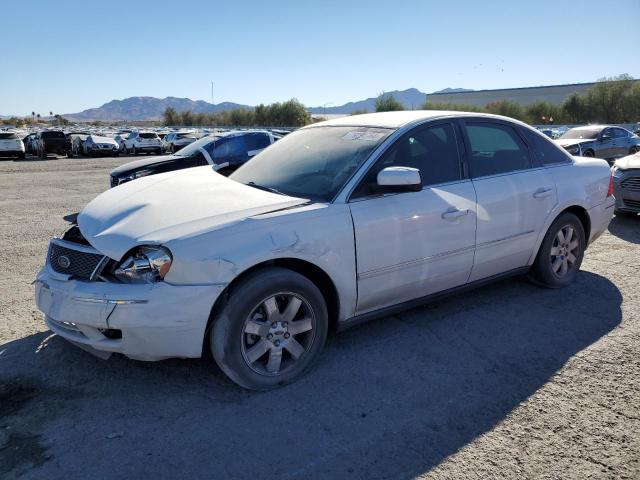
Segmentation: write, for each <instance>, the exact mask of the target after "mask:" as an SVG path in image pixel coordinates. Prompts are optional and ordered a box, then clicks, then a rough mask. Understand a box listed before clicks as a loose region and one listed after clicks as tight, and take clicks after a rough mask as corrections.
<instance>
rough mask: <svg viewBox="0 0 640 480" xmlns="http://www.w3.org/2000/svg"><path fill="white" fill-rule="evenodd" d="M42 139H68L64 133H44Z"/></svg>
mask: <svg viewBox="0 0 640 480" xmlns="http://www.w3.org/2000/svg"><path fill="white" fill-rule="evenodd" d="M42 138H66V137H65V136H64V133H63V132H42Z"/></svg>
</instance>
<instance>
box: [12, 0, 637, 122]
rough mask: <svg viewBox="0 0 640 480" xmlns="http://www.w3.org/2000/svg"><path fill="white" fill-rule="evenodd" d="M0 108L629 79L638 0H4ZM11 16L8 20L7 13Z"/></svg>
mask: <svg viewBox="0 0 640 480" xmlns="http://www.w3.org/2000/svg"><path fill="white" fill-rule="evenodd" d="M2 16H3V17H4V21H3V22H2V39H3V41H2V43H3V46H2V55H1V56H2V60H1V61H0V66H1V67H0V114H27V113H30V112H31V111H32V110H35V111H36V112H40V113H42V114H45V113H46V114H48V112H49V111H53V112H54V113H72V112H76V111H80V110H83V109H85V108H91V107H96V106H99V105H101V104H103V103H105V102H107V101H109V100H112V99H121V98H126V97H130V96H155V97H166V96H176V97H189V98H192V99H194V100H196V99H202V100H208V101H210V99H211V81H213V82H214V94H215V101H216V103H217V102H219V101H222V100H225V101H234V102H238V103H245V104H250V105H253V104H256V103H260V102H264V103H269V102H274V101H283V100H287V99H289V98H291V97H296V98H298V99H299V100H300V101H302V102H303V103H305V104H306V105H308V106H318V105H323V104H325V103H330V104H331V105H340V104H343V103H345V102H347V101H351V100H359V99H362V98H366V97H371V96H375V95H377V94H378V93H380V92H382V91H385V90H395V89H405V88H409V87H416V88H419V89H420V90H422V91H425V92H431V91H435V90H440V89H442V88H445V87H465V88H473V89H484V88H502V87H517V86H534V85H544V84H559V83H577V82H589V81H594V80H596V79H598V78H600V77H603V76H611V75H617V74H620V73H629V74H631V75H633V76H634V77H640V60H639V57H638V54H637V50H638V45H639V44H640V34H639V32H640V27H639V26H638V18H640V0H613V1H609V2H601V1H590V0H579V1H557V0H556V1H547V0H535V1H527V2H520V1H515V0H510V1H465V0H458V1H452V0H449V1H426V0H423V1H421V0H414V1H407V0H393V1H391V0H387V1H378V0H367V1H352V2H348V1H346V0H342V1H333V0H322V1H319V2H303V1H302V0H299V1H287V0H279V1H278V2H266V1H218V2H214V1H190V0H181V1H176V0H173V1H158V0H156V1H130V0H129V1H110V0H103V1H101V2H99V3H98V2H92V1H90V0H89V1H87V0H83V1H72V0H58V1H50V0H41V1H36V0H21V1H20V2H16V1H13V2H3V5H2ZM7 20H10V21H7Z"/></svg>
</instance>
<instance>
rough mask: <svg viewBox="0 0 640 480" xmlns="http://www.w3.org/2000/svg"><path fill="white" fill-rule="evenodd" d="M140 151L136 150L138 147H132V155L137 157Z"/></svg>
mask: <svg viewBox="0 0 640 480" xmlns="http://www.w3.org/2000/svg"><path fill="white" fill-rule="evenodd" d="M137 154H138V151H137V150H136V146H135V145H134V146H133V147H131V155H137Z"/></svg>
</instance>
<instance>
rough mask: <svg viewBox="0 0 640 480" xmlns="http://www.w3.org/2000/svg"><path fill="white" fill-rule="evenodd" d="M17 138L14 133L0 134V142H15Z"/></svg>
mask: <svg viewBox="0 0 640 480" xmlns="http://www.w3.org/2000/svg"><path fill="white" fill-rule="evenodd" d="M17 139H18V136H17V135H16V134H15V133H0V140H17Z"/></svg>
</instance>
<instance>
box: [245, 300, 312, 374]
mask: <svg viewBox="0 0 640 480" xmlns="http://www.w3.org/2000/svg"><path fill="white" fill-rule="evenodd" d="M315 326H316V319H315V315H314V312H313V309H312V308H311V306H310V304H309V302H308V301H307V300H305V299H304V298H303V297H301V296H300V295H298V294H294V293H289V292H283V293H278V294H275V295H272V296H270V297H268V298H266V299H264V300H263V301H262V302H260V303H259V304H258V305H257V306H256V307H255V308H254V309H253V310H252V312H251V313H250V314H249V317H248V318H247V319H246V320H245V323H244V327H243V329H242V339H241V341H242V345H241V347H242V348H241V350H242V357H243V359H244V361H245V362H246V364H247V366H248V367H249V368H251V370H253V371H254V372H256V373H259V374H261V375H267V376H276V375H280V374H282V373H283V372H285V371H287V370H289V369H290V368H292V367H293V366H294V365H295V363H296V362H297V361H298V360H300V358H302V357H303V356H304V355H305V354H306V353H307V352H308V351H309V349H310V348H311V345H312V344H313V337H314V334H315Z"/></svg>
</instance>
